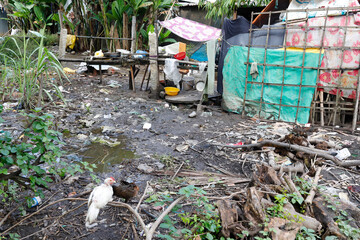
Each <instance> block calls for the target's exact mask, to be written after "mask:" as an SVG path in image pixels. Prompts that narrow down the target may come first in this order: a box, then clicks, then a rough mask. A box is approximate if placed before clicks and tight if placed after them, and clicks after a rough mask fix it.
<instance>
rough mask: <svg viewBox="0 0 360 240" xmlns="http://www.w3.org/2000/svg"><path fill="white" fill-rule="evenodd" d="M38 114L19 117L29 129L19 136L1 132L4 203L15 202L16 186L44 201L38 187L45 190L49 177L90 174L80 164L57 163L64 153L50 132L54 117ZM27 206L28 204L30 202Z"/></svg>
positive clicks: (0, 177)
mask: <svg viewBox="0 0 360 240" xmlns="http://www.w3.org/2000/svg"><path fill="white" fill-rule="evenodd" d="M0 106H1V105H0ZM40 111H41V110H40V109H35V110H33V111H32V113H29V114H27V113H22V115H23V116H24V117H25V118H26V119H27V122H28V127H26V128H25V129H24V130H23V132H22V133H21V134H20V135H18V136H12V134H11V133H10V132H8V131H2V130H0V184H1V187H0V196H1V197H2V199H3V201H4V202H6V201H7V200H11V199H16V194H17V193H18V192H19V189H18V185H21V186H24V187H27V188H30V189H31V190H33V191H34V192H35V195H37V196H40V197H43V193H42V191H41V189H40V188H38V187H47V184H48V183H50V182H52V181H53V180H52V178H51V176H52V175H54V174H55V175H60V176H65V173H66V174H74V173H75V172H84V170H83V169H87V170H90V171H92V169H91V166H88V165H85V164H84V165H83V166H81V165H80V164H82V163H80V164H68V163H65V162H64V161H60V157H61V156H62V154H63V153H64V152H63V151H62V150H61V148H60V146H61V144H63V142H61V140H60V136H61V133H59V132H57V131H55V130H54V129H53V125H54V124H53V121H52V119H53V116H52V115H51V114H40ZM1 112H2V106H1V107H0V113H1ZM0 120H2V118H1V117H0ZM28 204H31V201H30V199H28Z"/></svg>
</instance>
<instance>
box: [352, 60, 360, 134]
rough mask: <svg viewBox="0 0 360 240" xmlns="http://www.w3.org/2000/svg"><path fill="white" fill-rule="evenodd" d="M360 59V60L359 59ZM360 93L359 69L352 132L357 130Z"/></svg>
mask: <svg viewBox="0 0 360 240" xmlns="http://www.w3.org/2000/svg"><path fill="white" fill-rule="evenodd" d="M359 61H360V60H359ZM359 95H360V70H359V71H358V79H357V86H356V101H355V106H354V115H353V121H352V127H351V129H352V132H355V130H356V123H357V118H358V113H359Z"/></svg>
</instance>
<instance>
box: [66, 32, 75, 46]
mask: <svg viewBox="0 0 360 240" xmlns="http://www.w3.org/2000/svg"><path fill="white" fill-rule="evenodd" d="M75 42H76V36H75V35H67V36H66V47H69V48H70V49H74V47H75Z"/></svg>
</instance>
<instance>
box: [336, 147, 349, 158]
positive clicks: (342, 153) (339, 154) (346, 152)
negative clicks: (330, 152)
mask: <svg viewBox="0 0 360 240" xmlns="http://www.w3.org/2000/svg"><path fill="white" fill-rule="evenodd" d="M350 156H351V153H350V152H349V149H347V148H343V149H341V150H340V151H338V152H337V155H336V157H337V158H338V159H340V160H344V159H346V158H348V157H350Z"/></svg>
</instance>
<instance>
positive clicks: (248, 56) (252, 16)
mask: <svg viewBox="0 0 360 240" xmlns="http://www.w3.org/2000/svg"><path fill="white" fill-rule="evenodd" d="M253 19H254V12H251V20H250V22H251V23H252V22H253ZM252 30H253V27H252V24H250V29H249V44H248V46H247V47H248V54H247V60H246V63H245V64H246V77H245V89H244V99H243V109H242V113H241V116H242V117H245V103H246V90H247V83H248V77H249V64H250V63H249V59H250V48H251V42H252V41H251V34H252ZM240 80H241V79H240Z"/></svg>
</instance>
